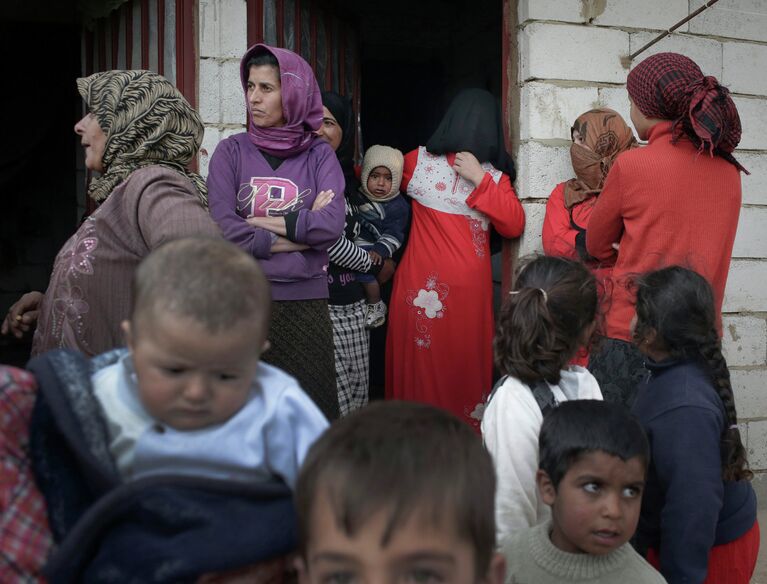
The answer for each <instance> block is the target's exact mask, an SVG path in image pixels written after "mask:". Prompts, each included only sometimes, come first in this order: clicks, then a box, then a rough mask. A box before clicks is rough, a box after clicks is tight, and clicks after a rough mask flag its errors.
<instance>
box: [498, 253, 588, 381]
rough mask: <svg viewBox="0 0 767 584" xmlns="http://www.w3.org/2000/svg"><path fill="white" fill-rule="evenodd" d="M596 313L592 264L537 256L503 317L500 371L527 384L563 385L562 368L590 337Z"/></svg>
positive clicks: (522, 275)
mask: <svg viewBox="0 0 767 584" xmlns="http://www.w3.org/2000/svg"><path fill="white" fill-rule="evenodd" d="M596 314H597V284H596V279H595V278H594V275H593V274H592V273H591V272H590V271H589V270H588V268H586V266H584V265H583V264H582V263H580V262H578V261H575V260H571V259H567V258H562V257H550V256H544V257H538V258H536V259H534V260H532V261H531V262H529V263H527V264H526V265H524V266H523V267H522V268H521V270H520V272H519V275H518V276H517V281H516V283H515V286H514V290H513V291H512V292H511V293H510V294H509V296H508V297H507V299H506V301H505V302H504V305H503V308H502V310H501V314H500V316H499V318H498V326H497V331H496V336H495V342H494V347H495V363H496V365H497V366H498V369H499V370H500V371H501V372H502V373H504V374H508V375H511V376H513V377H516V378H517V379H519V380H520V381H522V382H524V383H535V382H538V381H541V380H546V381H548V382H549V383H559V379H560V371H561V370H562V369H563V368H564V367H565V365H566V364H567V362H568V361H569V360H570V359H571V358H572V357H573V356H574V355H575V353H576V352H577V350H578V349H579V348H580V347H581V346H582V345H584V344H586V342H587V341H588V339H586V338H584V337H585V334H586V331H587V330H588V328H589V327H590V326H591V325H592V323H593V322H594V319H595V318H596Z"/></svg>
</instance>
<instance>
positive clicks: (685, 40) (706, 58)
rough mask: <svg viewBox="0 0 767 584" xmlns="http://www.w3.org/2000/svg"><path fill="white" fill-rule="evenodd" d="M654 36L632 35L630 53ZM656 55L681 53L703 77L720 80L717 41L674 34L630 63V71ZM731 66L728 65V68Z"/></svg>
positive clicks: (719, 59) (644, 34) (646, 34)
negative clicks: (701, 72) (695, 66)
mask: <svg viewBox="0 0 767 584" xmlns="http://www.w3.org/2000/svg"><path fill="white" fill-rule="evenodd" d="M673 22H676V21H673ZM673 22H672V23H673ZM656 36H658V33H657V32H651V33H650V32H636V33H632V34H631V37H630V43H631V52H632V53H633V52H634V51H637V50H639V49H641V48H642V47H643V46H644V45H645V44H647V43H648V42H650V41H651V40H652V39H654V38H655V37H656ZM657 53H681V54H682V55H685V56H686V57H689V58H690V59H692V60H693V61H695V62H696V63H697V64H698V66H699V67H700V68H701V70H702V71H703V74H704V75H713V76H714V77H716V78H717V79H721V78H722V43H720V42H719V41H714V40H711V39H702V38H698V37H695V36H692V35H688V34H676V33H675V34H672V35H671V36H667V37H666V38H664V39H663V40H662V41H659V42H657V43H656V44H654V45H653V46H652V47H650V48H649V49H647V50H646V51H645V52H643V53H642V54H641V55H639V56H638V57H637V58H636V59H634V60H633V61H632V62H631V67H632V69H633V68H634V67H636V66H637V65H638V64H639V63H641V62H642V61H643V60H644V59H646V58H647V57H649V56H651V55H655V54H657ZM733 65H734V64H732V63H731V64H730V66H733Z"/></svg>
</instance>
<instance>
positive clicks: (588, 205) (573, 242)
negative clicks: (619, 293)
mask: <svg viewBox="0 0 767 584" xmlns="http://www.w3.org/2000/svg"><path fill="white" fill-rule="evenodd" d="M570 135H571V137H572V140H573V144H572V146H570V159H571V161H572V164H573V171H574V172H575V178H571V179H570V180H568V181H566V182H563V183H559V184H558V185H557V186H556V187H554V190H553V191H551V194H550V195H549V200H548V202H547V203H546V216H545V217H544V219H543V251H544V252H546V255H550V256H562V257H566V258H572V259H580V260H581V261H583V262H585V263H586V264H587V265H588V266H589V268H590V269H591V270H592V272H594V276H595V277H596V279H597V289H598V290H599V294H600V298H601V297H602V295H603V294H605V293H609V288H610V275H611V274H612V262H611V261H607V262H600V261H597V260H595V259H594V258H593V257H591V256H590V255H589V253H588V252H587V251H586V229H587V227H588V225H589V219H590V217H591V212H592V211H593V210H594V205H595V204H596V202H597V197H598V196H599V193H600V192H602V186H603V185H604V182H605V179H606V178H607V173H608V172H609V171H610V168H611V167H612V165H613V162H615V159H616V157H617V156H618V154H620V153H621V152H625V151H626V150H629V149H630V148H636V147H637V145H638V144H637V141H636V138H635V137H634V133H633V132H632V131H631V128H629V127H628V126H627V125H626V122H625V121H623V118H622V117H621V116H620V114H619V113H618V112H616V111H614V110H611V109H609V108H599V109H593V110H590V111H587V112H586V113H584V114H581V115H580V116H578V119H577V120H575V123H574V124H573V127H572V128H571V129H570ZM606 291H607V292H606ZM574 362H575V364H577V365H582V366H584V367H585V366H586V365H587V364H588V362H589V356H588V352H587V350H586V349H584V350H582V352H580V353H579V354H578V356H577V357H576V360H575V361H574Z"/></svg>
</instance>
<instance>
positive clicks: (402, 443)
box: [295, 402, 505, 584]
mask: <svg viewBox="0 0 767 584" xmlns="http://www.w3.org/2000/svg"><path fill="white" fill-rule="evenodd" d="M494 495H495V472H494V470H493V463H492V460H491V458H490V455H489V454H488V452H487V451H486V450H485V449H484V447H483V446H482V441H481V440H480V438H479V437H478V436H477V435H476V434H475V433H474V431H473V430H472V429H471V428H470V427H469V426H467V425H466V424H464V423H463V422H461V421H460V420H459V419H458V418H456V417H454V416H452V415H450V414H448V413H446V412H443V411H441V410H438V409H436V408H433V407H431V406H426V405H422V404H416V403H407V402H380V403H376V404H373V405H370V406H368V407H366V408H363V409H362V410H358V411H356V412H354V413H353V414H351V415H349V416H348V417H346V418H342V419H341V420H339V421H337V422H336V423H335V424H334V425H333V426H332V427H331V428H330V429H329V430H328V431H327V432H326V433H325V434H324V435H323V436H322V437H321V438H320V439H319V440H318V441H317V442H316V443H315V444H314V446H312V448H311V449H310V451H309V453H308V455H307V458H306V460H305V463H304V466H303V467H302V469H301V472H300V474H299V477H298V482H297V484H296V491H295V500H296V511H297V514H298V525H299V552H300V558H299V560H298V570H299V577H300V581H301V583H302V584H315V583H318V582H336V581H344V582H346V581H350V582H381V583H384V582H385V583H392V584H393V583H395V582H410V581H413V582H420V581H429V582H431V581H435V582H437V581H439V582H445V583H450V582H455V583H466V582H476V583H483V584H500V583H501V582H503V577H504V572H505V564H504V560H503V557H502V556H501V555H500V554H498V553H496V551H495V521H494V510H493V505H494Z"/></svg>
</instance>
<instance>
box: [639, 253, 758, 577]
mask: <svg viewBox="0 0 767 584" xmlns="http://www.w3.org/2000/svg"><path fill="white" fill-rule="evenodd" d="M634 323H635V324H634V328H633V338H634V343H635V344H636V346H637V347H638V348H639V350H640V351H641V352H642V353H643V354H644V356H645V366H646V367H647V368H648V369H649V371H650V375H649V378H648V379H647V380H646V381H645V382H644V383H643V384H641V385H640V387H639V391H638V394H637V400H636V403H635V404H634V408H633V411H634V413H635V414H636V416H637V417H638V419H639V421H640V422H641V424H642V426H643V427H644V429H645V431H646V432H647V436H648V439H649V441H650V448H651V452H652V456H651V464H650V469H649V472H648V478H647V485H646V487H645V493H644V499H643V501H642V512H641V517H640V520H639V528H638V530H637V543H638V546H639V547H640V549H647V548H649V553H648V560H649V561H650V563H652V564H653V565H655V566H656V567H658V568H659V569H660V571H661V573H662V574H663V576H664V577H665V578H666V579H667V580H668V581H669V582H670V583H672V584H673V583H675V582H705V583H711V584H713V583H717V584H722V583H724V584H747V583H748V582H749V580H750V578H751V575H752V573H753V571H754V567H755V565H756V557H757V553H758V551H759V527H758V525H757V523H756V496H755V494H754V490H753V488H752V487H751V484H750V483H749V482H748V481H749V479H750V478H751V476H752V475H751V472H750V471H749V469H748V464H747V461H746V451H745V448H744V446H743V443H742V442H741V438H740V432H739V431H738V426H737V423H738V417H737V412H736V409H735V398H734V395H733V390H732V384H731V382H730V372H729V370H728V369H727V362H726V361H725V359H724V356H723V355H722V350H721V342H720V339H719V333H718V332H717V329H716V312H715V304H714V295H713V293H712V290H711V286H710V285H709V284H708V282H707V281H706V280H705V278H703V277H702V276H701V275H699V274H697V273H696V272H694V271H692V270H689V269H686V268H682V267H678V266H674V267H669V268H664V269H661V270H657V271H654V272H650V273H648V274H646V275H644V276H643V277H641V278H640V279H639V281H638V284H637V301H636V317H635V321H634Z"/></svg>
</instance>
